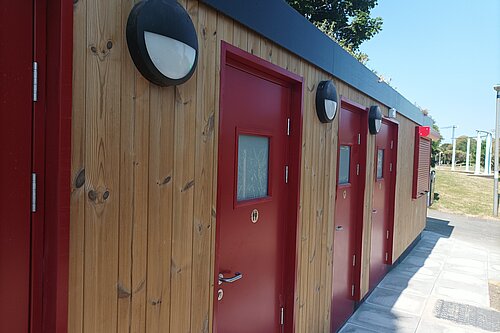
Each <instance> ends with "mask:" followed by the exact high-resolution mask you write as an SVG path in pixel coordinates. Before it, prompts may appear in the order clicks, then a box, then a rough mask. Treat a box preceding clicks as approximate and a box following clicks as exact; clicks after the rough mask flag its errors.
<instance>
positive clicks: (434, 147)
mask: <svg viewBox="0 0 500 333" xmlns="http://www.w3.org/2000/svg"><path fill="white" fill-rule="evenodd" d="M432 128H433V129H434V130H435V131H436V132H438V133H439V140H432V144H431V167H433V168H434V167H435V166H436V162H438V161H439V153H440V152H441V149H440V148H439V145H440V144H441V140H442V138H441V133H440V132H439V127H438V125H436V123H434V124H432Z"/></svg>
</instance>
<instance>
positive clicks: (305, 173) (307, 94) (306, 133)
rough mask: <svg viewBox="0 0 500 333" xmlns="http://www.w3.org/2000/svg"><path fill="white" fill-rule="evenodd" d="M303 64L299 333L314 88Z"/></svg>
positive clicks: (305, 304) (304, 304)
mask: <svg viewBox="0 0 500 333" xmlns="http://www.w3.org/2000/svg"><path fill="white" fill-rule="evenodd" d="M302 64H303V71H304V72H303V73H304V85H305V86H304V112H303V114H304V119H303V135H302V176H301V183H302V184H301V205H300V209H301V216H302V217H301V222H302V223H301V232H300V242H299V246H300V249H299V272H300V275H299V284H298V285H299V304H298V314H297V319H298V320H297V324H298V332H306V325H307V321H308V319H309V318H308V316H307V311H308V309H309V306H310V304H309V301H310V299H309V293H308V291H309V290H308V277H309V274H308V272H309V244H310V242H311V238H312V235H311V234H310V231H309V230H310V224H311V220H310V211H311V195H312V174H313V172H312V164H311V163H312V161H311V159H312V140H313V135H312V129H311V128H310V122H311V121H312V119H311V117H312V115H311V112H310V111H311V106H310V105H311V103H312V99H311V93H312V91H313V90H314V88H315V85H314V82H311V69H312V68H311V66H310V65H308V64H307V63H305V62H304V63H302Z"/></svg>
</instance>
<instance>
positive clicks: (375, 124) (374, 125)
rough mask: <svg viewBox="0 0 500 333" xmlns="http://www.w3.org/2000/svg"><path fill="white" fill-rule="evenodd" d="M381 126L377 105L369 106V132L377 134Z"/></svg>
mask: <svg viewBox="0 0 500 333" xmlns="http://www.w3.org/2000/svg"><path fill="white" fill-rule="evenodd" d="M381 127H382V111H381V110H380V107H379V106H378V105H372V106H370V111H369V112H368V129H369V130H370V134H377V133H378V132H380V128H381Z"/></svg>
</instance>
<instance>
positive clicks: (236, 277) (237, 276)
mask: <svg viewBox="0 0 500 333" xmlns="http://www.w3.org/2000/svg"><path fill="white" fill-rule="evenodd" d="M242 277H243V274H241V273H239V272H236V273H234V276H233V277H232V278H225V277H224V275H223V274H222V273H221V274H219V283H222V282H225V283H233V282H235V281H238V280H239V279H241V278H242Z"/></svg>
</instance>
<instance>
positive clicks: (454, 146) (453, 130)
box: [451, 125, 457, 171]
mask: <svg viewBox="0 0 500 333" xmlns="http://www.w3.org/2000/svg"><path fill="white" fill-rule="evenodd" d="M455 127H456V126H455V125H453V127H452V133H451V141H452V142H453V155H451V171H455V151H456V149H457V140H455Z"/></svg>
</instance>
